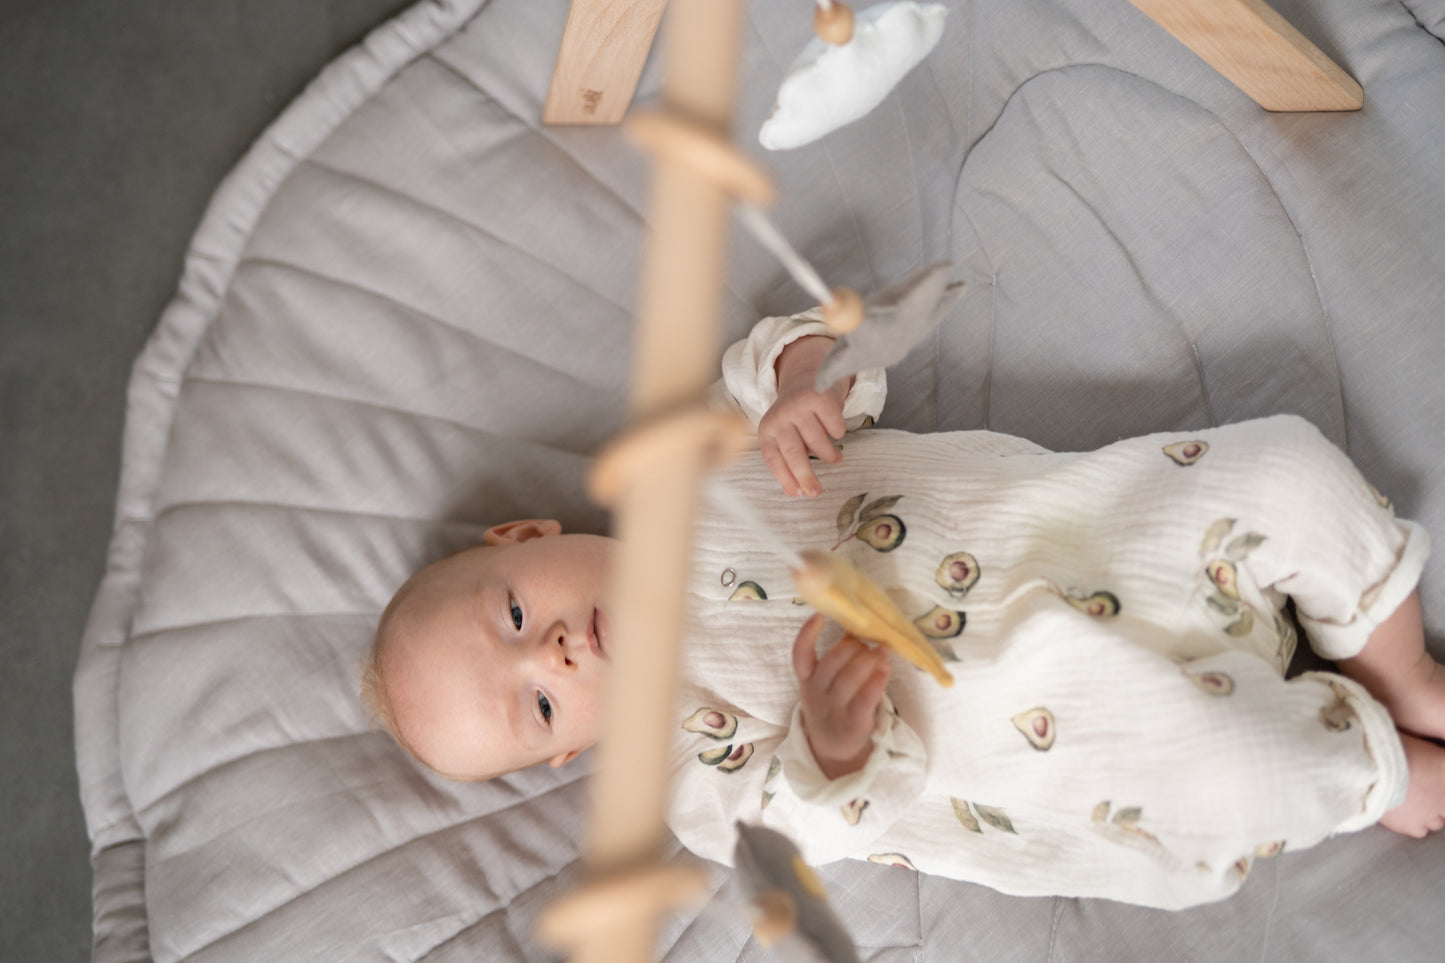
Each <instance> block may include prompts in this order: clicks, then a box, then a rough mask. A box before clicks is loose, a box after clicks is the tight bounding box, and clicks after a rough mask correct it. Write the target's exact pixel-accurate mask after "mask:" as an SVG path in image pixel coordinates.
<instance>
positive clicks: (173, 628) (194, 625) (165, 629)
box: [124, 608, 382, 645]
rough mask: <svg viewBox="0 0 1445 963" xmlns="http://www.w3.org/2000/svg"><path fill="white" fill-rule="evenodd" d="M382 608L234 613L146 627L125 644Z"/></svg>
mask: <svg viewBox="0 0 1445 963" xmlns="http://www.w3.org/2000/svg"><path fill="white" fill-rule="evenodd" d="M381 611H382V610H381V609H380V608H377V609H374V610H371V611H366V612H257V613H255V614H253V615H233V616H229V617H227V618H224V619H205V620H203V621H200V622H185V623H182V624H180V625H165V626H161V627H160V628H154V629H146V630H145V631H144V632H138V633H136V634H135V635H132V636H131V637H130V638H129V639H127V640H126V641H125V643H124V644H125V645H134V644H136V643H137V642H153V641H155V640H156V639H158V638H159V637H160V636H163V635H170V634H171V633H174V632H191V631H194V630H196V629H213V628H218V627H220V626H222V625H230V624H232V623H241V622H250V621H251V620H253V619H265V620H271V619H299V620H307V619H374V618H376V617H378V616H379V615H381Z"/></svg>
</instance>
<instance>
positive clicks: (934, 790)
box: [669, 315, 1428, 908]
mask: <svg viewBox="0 0 1445 963" xmlns="http://www.w3.org/2000/svg"><path fill="white" fill-rule="evenodd" d="M824 330H825V329H823V328H822V326H821V325H820V324H818V323H817V322H816V320H815V315H802V316H798V317H795V318H791V319H790V318H771V319H767V320H765V321H764V322H762V323H760V324H759V325H758V326H757V328H755V329H754V331H753V333H752V335H751V336H750V337H749V338H748V339H747V340H745V341H743V342H740V343H739V344H737V345H734V346H733V347H732V348H731V349H730V350H729V352H728V354H727V356H726V358H725V360H724V378H725V382H726V386H727V389H728V391H729V393H730V394H731V396H732V398H733V399H734V400H735V402H736V403H737V404H738V405H739V406H740V407H741V408H742V409H743V410H744V411H745V412H746V413H747V414H749V415H750V416H751V417H752V419H753V421H754V423H755V424H756V422H757V419H758V418H759V417H760V416H761V415H762V413H763V412H764V411H766V410H767V408H768V407H769V405H771V403H772V401H773V400H774V399H775V397H776V383H775V376H774V374H773V363H774V361H775V360H776V358H777V355H778V353H779V352H780V351H781V350H782V348H783V346H784V345H785V344H787V343H788V342H790V341H791V340H793V339H795V338H797V337H800V336H802V335H805V334H810V333H823V331H824ZM884 394H885V391H884V386H883V379H882V372H880V371H872V372H864V373H862V374H860V375H859V376H858V378H857V380H856V383H855V385H854V388H853V391H852V393H851V395H850V397H849V399H848V403H847V406H846V407H845V412H844V413H845V416H847V417H848V418H849V419H850V422H851V423H853V424H857V423H859V422H862V421H863V420H864V418H865V417H867V416H876V414H877V413H878V412H879V410H881V406H882V401H883V397H884ZM815 465H816V470H817V473H818V476H819V479H820V481H821V482H822V485H823V487H824V494H823V495H821V496H819V497H816V498H811V499H807V498H791V497H787V496H784V495H783V494H782V493H781V491H780V488H779V485H778V483H777V481H776V480H775V479H774V478H773V477H772V475H771V474H770V473H769V472H768V471H767V469H766V468H765V467H764V465H763V464H762V461H761V458H760V456H759V455H758V454H757V453H756V452H753V453H751V454H750V455H747V456H744V457H742V458H739V459H738V460H736V461H735V462H734V463H733V464H731V465H729V466H727V467H726V468H724V469H723V470H722V472H721V473H720V474H721V475H722V476H723V480H724V482H725V483H726V484H728V485H730V486H731V487H732V488H733V489H734V490H736V491H737V492H739V493H741V494H742V495H743V496H744V497H745V498H747V499H748V500H749V501H750V502H751V503H752V504H753V505H754V506H755V508H756V510H757V512H758V514H759V515H760V516H761V517H762V518H763V519H764V520H765V522H766V527H767V529H768V531H769V532H771V533H772V535H771V536H770V535H768V534H767V533H760V532H758V531H756V530H754V529H752V528H750V527H748V526H746V525H743V524H739V523H738V522H737V521H736V520H735V519H734V518H733V517H732V516H730V515H728V514H725V513H723V512H721V511H719V510H718V509H717V508H716V506H713V505H711V504H708V503H707V502H706V501H705V502H704V504H703V505H702V507H701V510H700V513H699V518H698V522H697V529H696V533H695V547H694V553H693V558H694V570H693V577H692V589H691V592H692V597H691V599H690V605H691V615H690V626H691V628H690V633H691V634H690V636H689V638H688V639H687V640H686V645H685V647H684V653H683V658H682V662H683V670H682V671H683V680H682V685H681V689H680V696H679V701H678V704H677V722H678V728H677V739H676V741H675V752H674V757H673V765H674V786H673V799H672V803H671V806H670V816H669V821H670V824H671V826H672V828H673V830H674V832H675V833H676V834H677V835H678V837H679V838H680V839H681V840H682V842H683V843H684V845H686V846H687V847H688V848H690V849H691V850H693V851H694V852H696V853H698V854H699V855H701V856H704V857H707V858H710V859H715V860H718V861H720V862H724V863H726V862H729V861H730V858H731V851H732V847H733V843H734V841H735V839H736V830H735V828H734V821H735V820H737V819H743V820H746V821H753V822H762V823H764V824H766V825H769V826H772V827H773V828H775V829H778V830H780V831H782V832H783V833H785V834H787V835H788V836H790V837H791V838H792V839H793V840H794V842H796V843H797V844H798V845H799V847H800V848H801V849H802V852H803V854H804V856H805V858H806V859H807V860H808V861H809V862H812V863H815V864H819V863H824V862H828V861H831V860H835V859H839V858H845V857H847V858H857V859H870V860H874V861H878V862H885V863H893V864H899V865H905V866H910V867H913V868H915V869H916V870H918V871H920V872H924V873H934V874H938V875H942V876H948V877H952V878H956V879H962V880H969V881H973V882H978V883H982V884H985V885H987V886H990V887H993V888H995V889H998V890H1000V891H1003V892H1005V893H1012V894H1018V895H1065V896H1092V897H1103V898H1109V899H1115V900H1121V901H1125V902H1130V903H1137V904H1142V905H1148V906H1157V907H1166V908H1178V907H1184V906H1190V905H1194V904H1198V903H1204V902H1209V901H1212V900H1217V899H1221V898H1224V897H1226V896H1228V895H1230V894H1231V893H1233V892H1234V891H1236V890H1237V889H1238V888H1239V886H1240V885H1241V884H1242V882H1243V880H1244V878H1245V877H1246V875H1247V874H1248V872H1249V869H1250V866H1251V865H1252V864H1253V861H1254V860H1255V859H1257V858H1261V857H1268V856H1272V855H1275V854H1277V853H1278V852H1280V851H1281V850H1283V849H1285V848H1289V849H1299V848H1303V847H1307V846H1310V845H1313V844H1315V843H1317V842H1319V841H1320V840H1322V839H1324V838H1325V837H1327V836H1330V835H1331V834H1334V833H1338V832H1348V831H1352V830H1357V829H1361V828H1363V827H1366V826H1369V825H1371V824H1373V823H1374V822H1376V821H1377V820H1378V819H1379V818H1380V816H1381V815H1383V814H1384V813H1385V812H1387V811H1388V810H1390V809H1391V808H1393V807H1395V806H1396V805H1398V804H1399V803H1400V802H1401V801H1402V800H1403V798H1404V792H1405V788H1406V785H1407V781H1408V773H1407V770H1406V765H1405V759H1404V754H1403V750H1402V749H1401V746H1400V742H1399V738H1398V736H1397V734H1396V731H1395V727H1394V724H1393V722H1392V721H1391V719H1390V716H1389V714H1388V713H1387V711H1386V710H1385V709H1384V707H1382V706H1381V705H1380V704H1379V703H1377V702H1376V701H1375V700H1374V699H1372V698H1371V697H1370V696H1369V694H1368V693H1367V692H1365V690H1364V689H1362V688H1361V687H1360V686H1358V685H1357V684H1355V683H1354V682H1352V681H1350V680H1348V679H1345V678H1343V677H1341V676H1337V675H1332V674H1325V673H1309V674H1306V675H1303V676H1301V677H1299V678H1296V679H1292V680H1288V681H1286V679H1285V678H1284V670H1285V667H1286V666H1287V665H1288V663H1289V660H1290V656H1291V654H1292V653H1293V651H1294V645H1295V633H1294V630H1293V627H1292V623H1291V620H1290V618H1289V616H1288V615H1287V614H1285V612H1284V606H1285V604H1286V602H1287V601H1288V600H1290V599H1292V600H1293V602H1294V605H1295V610H1296V614H1297V616H1298V620H1299V623H1300V624H1301V625H1302V626H1303V627H1304V628H1305V630H1306V633H1307V635H1308V637H1309V639H1310V642H1311V643H1312V645H1313V646H1314V647H1315V649H1316V650H1317V651H1319V652H1320V654H1321V655H1323V656H1325V657H1327V658H1333V659H1338V658H1342V657H1347V656H1350V655H1352V654H1354V653H1356V652H1358V651H1359V649H1360V648H1361V647H1362V646H1363V645H1364V643H1365V641H1366V639H1367V638H1368V636H1369V634H1370V632H1371V630H1372V629H1373V628H1374V627H1375V626H1376V625H1377V624H1379V622H1381V621H1383V620H1384V619H1385V618H1386V617H1388V616H1389V615H1390V614H1391V613H1392V612H1393V611H1394V609H1395V607H1396V606H1397V605H1399V603H1400V602H1401V601H1403V600H1404V599H1405V598H1406V597H1407V596H1408V595H1409V593H1410V592H1411V591H1412V590H1413V588H1414V587H1415V584H1416V582H1417V581H1418V578H1419V574H1420V571H1421V568H1422V566H1423V563H1424V559H1425V556H1426V554H1427V552H1428V538H1427V536H1426V533H1425V532H1424V530H1423V529H1421V528H1419V527H1418V526H1416V525H1414V524H1413V523H1411V522H1408V521H1404V520H1400V519H1397V518H1395V517H1394V514H1393V511H1392V510H1391V508H1390V506H1389V503H1388V502H1387V501H1386V500H1385V499H1384V497H1383V496H1381V495H1380V494H1379V493H1378V492H1377V491H1376V490H1375V489H1374V488H1373V487H1372V486H1370V485H1369V483H1368V482H1366V481H1365V480H1364V478H1362V477H1361V475H1360V474H1359V472H1358V471H1357V470H1356V469H1355V467H1354V466H1353V465H1352V464H1351V462H1350V461H1349V460H1348V459H1347V458H1346V457H1345V456H1344V454H1343V453H1342V452H1340V451H1339V450H1338V449H1337V448H1336V447H1334V446H1333V445H1332V444H1330V442H1329V441H1328V440H1326V439H1325V438H1324V437H1323V436H1322V435H1320V433H1319V432H1318V431H1317V430H1316V429H1315V428H1313V427H1312V426H1311V425H1309V424H1308V423H1307V422H1305V421H1303V420H1302V419H1299V418H1296V417H1291V416H1279V417H1273V418H1268V419H1264V420H1260V421H1253V422H1246V423H1242V424H1237V425H1231V426H1227V427H1222V428H1214V429H1208V430H1202V431H1193V432H1177V433H1170V434H1164V435H1153V436H1148V437H1143V438H1135V439H1130V440H1127V441H1122V442H1119V443H1117V444H1114V445H1110V446H1108V447H1106V448H1103V449H1100V450H1098V451H1094V452H1088V453H1053V452H1048V451H1045V450H1043V449H1041V448H1039V447H1038V446H1036V445H1034V444H1032V443H1030V442H1027V441H1024V440H1022V439H1019V438H1014V437H1010V436H1006V435H1000V434H997V433H993V432H987V431H970V432H951V433H940V434H931V435H913V434H908V433H904V432H898V431H891V430H876V429H874V430H862V431H857V432H854V433H851V434H850V435H848V436H847V438H846V439H845V441H844V444H843V459H842V461H841V462H839V463H837V464H834V465H830V464H825V463H822V462H816V463H815ZM770 537H776V538H777V539H779V540H781V541H783V542H784V543H786V544H788V545H790V546H792V547H794V548H816V549H822V550H829V551H834V552H838V553H839V554H841V555H843V556H844V557H846V558H847V560H848V561H850V562H851V563H852V564H854V565H855V566H857V567H858V568H859V569H861V570H862V571H863V572H865V573H866V574H867V575H869V576H870V577H871V578H872V579H873V580H874V581H875V582H877V583H878V584H879V585H881V586H882V587H884V588H885V590H886V591H888V593H889V594H890V596H892V598H893V599H894V601H896V602H897V603H898V604H899V606H900V608H901V609H902V610H903V611H904V612H905V614H907V615H908V616H909V617H910V618H914V619H915V624H917V625H918V626H919V627H920V629H921V630H922V631H923V632H924V634H925V635H926V636H928V637H930V639H931V641H932V642H933V643H934V644H935V645H936V646H937V648H938V650H939V652H940V653H941V654H942V655H943V657H944V659H945V661H946V664H947V666H948V668H949V670H950V671H951V672H952V674H953V676H954V679H955V682H954V684H953V686H952V687H949V688H944V687H942V686H940V685H939V684H938V683H937V682H936V681H934V679H933V678H932V677H931V676H929V675H927V674H926V673H924V672H922V671H919V670H916V669H914V668H912V667H911V666H908V665H907V664H905V663H903V662H902V661H901V660H899V659H897V658H895V659H894V662H893V674H892V678H891V679H890V682H889V686H888V692H887V697H886V698H885V699H884V704H883V706H882V707H881V708H880V710H879V713H878V718H877V724H876V727H875V730H874V734H873V751H872V753H871V755H870V757H869V759H868V762H867V764H866V765H865V766H864V767H863V769H861V770H860V771H858V772H856V773H853V774H851V775H848V776H845V777H842V778H840V779H837V780H833V781H829V780H828V779H826V778H825V777H824V776H823V774H822V773H821V771H820V770H819V768H818V766H817V764H816V762H815V761H814V759H813V757H812V754H811V752H810V750H809V748H808V744H807V738H806V735H805V733H804V731H803V728H802V725H801V722H800V719H799V712H798V685H797V681H796V679H795V677H794V675H793V670H792V659H791V651H792V645H793V640H794V639H795V637H796V635H797V632H798V630H799V628H800V627H801V625H802V623H803V622H804V621H805V620H806V619H807V618H808V616H809V615H810V614H811V611H812V610H811V609H809V608H808V607H807V606H805V605H802V604H800V603H799V602H798V601H797V600H795V598H794V596H795V594H796V590H795V588H794V586H793V583H792V578H791V575H790V573H789V569H788V566H787V563H786V562H785V561H783V560H782V558H780V557H779V555H778V554H777V553H776V551H775V550H774V549H773V548H772V547H771V546H770V545H769V544H768V541H769V538H770ZM838 635H839V631H838V630H837V629H836V628H835V627H832V626H830V627H829V629H828V630H825V633H824V636H823V639H822V641H821V642H820V649H826V648H827V646H828V645H830V644H832V643H833V642H835V641H836V639H837V638H838Z"/></svg>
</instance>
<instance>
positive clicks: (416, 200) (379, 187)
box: [297, 157, 631, 314]
mask: <svg viewBox="0 0 1445 963" xmlns="http://www.w3.org/2000/svg"><path fill="white" fill-rule="evenodd" d="M297 166H298V167H314V168H316V169H317V170H320V171H324V172H325V173H327V174H330V175H332V176H334V177H339V178H343V179H345V180H350V181H353V182H354V183H357V184H364V185H366V186H368V187H370V188H372V189H374V190H376V191H378V192H380V193H383V194H388V195H390V196H392V197H396V198H399V199H401V200H403V201H405V202H407V203H408V204H414V205H415V206H416V207H418V208H420V209H422V210H424V211H429V212H431V213H433V214H436V215H438V216H439V217H441V219H443V220H446V221H450V222H451V223H453V224H457V225H460V226H461V227H464V228H466V229H467V230H469V231H473V232H475V233H477V234H479V235H481V236H482V237H485V238H488V239H490V240H493V241H495V242H497V243H498V244H500V245H501V246H502V247H504V248H506V249H507V250H509V251H515V252H517V253H518V254H520V255H521V256H522V257H524V258H526V259H527V260H529V261H531V262H533V263H534V264H537V265H540V266H541V267H543V268H545V269H547V271H549V272H551V273H555V274H556V275H558V276H559V277H562V278H566V279H567V280H568V281H569V282H571V283H572V284H574V285H576V286H577V287H578V288H579V289H581V290H583V291H586V292H587V293H588V294H591V295H593V296H594V297H596V298H597V300H599V301H601V302H603V303H604V304H608V305H611V306H612V307H614V308H616V309H617V310H619V311H621V312H622V313H623V314H631V311H630V309H629V308H628V307H627V306H626V305H623V304H618V303H617V302H616V301H613V300H612V299H611V298H609V297H607V296H606V295H605V294H603V293H602V292H601V291H598V290H596V289H595V288H593V287H592V286H591V285H588V284H586V283H584V282H583V281H582V280H580V279H579V278H577V277H576V276H574V275H572V274H569V273H567V272H566V271H564V270H562V269H561V268H560V267H558V266H557V265H556V264H554V263H552V262H551V261H548V260H546V259H545V258H543V257H540V256H538V255H536V254H534V253H532V252H531V251H529V250H527V249H526V248H524V247H521V246H520V245H518V244H516V243H515V242H513V241H510V240H508V239H507V238H505V237H503V236H501V235H500V234H497V233H495V232H493V231H490V230H488V229H487V228H485V227H483V226H482V225H480V224H477V223H476V222H475V221H469V220H467V219H466V218H464V217H458V216H457V215H456V214H454V213H452V212H451V211H448V210H447V209H445V208H443V207H438V206H437V205H436V204H433V203H432V202H430V201H426V200H423V199H421V198H420V197H417V196H416V195H414V194H408V193H406V192H405V191H402V190H399V189H398V188H396V187H393V186H392V185H390V184H384V183H382V182H381V181H379V180H376V179H374V178H371V177H367V176H366V175H364V174H357V173H355V172H353V171H348V170H343V169H342V168H340V167H332V166H330V165H328V164H324V163H322V162H321V161H318V160H316V159H315V158H314V157H307V158H303V159H302V160H301V161H300V162H299V163H298V164H297Z"/></svg>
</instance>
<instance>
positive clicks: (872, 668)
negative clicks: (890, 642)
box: [828, 648, 888, 709]
mask: <svg viewBox="0 0 1445 963" xmlns="http://www.w3.org/2000/svg"><path fill="white" fill-rule="evenodd" d="M887 668H888V650H887V649H881V648H880V649H873V650H869V649H864V650H862V651H860V652H859V653H858V654H857V655H855V656H853V658H851V659H849V660H848V662H847V664H845V665H844V666H843V668H842V669H840V670H839V672H838V674H837V675H836V676H834V677H833V683H832V685H830V686H829V687H828V698H829V699H831V700H832V701H833V702H834V703H835V704H836V705H837V706H839V707H840V708H843V707H848V708H850V709H851V707H852V706H853V704H854V702H856V701H857V700H858V699H859V697H860V696H861V695H862V694H863V692H864V690H865V689H867V688H868V686H869V685H870V684H871V683H872V682H873V681H874V680H875V677H876V675H877V673H878V672H879V671H880V670H881V671H883V672H885V673H886V672H887ZM885 679H886V676H885ZM880 691H881V690H880Z"/></svg>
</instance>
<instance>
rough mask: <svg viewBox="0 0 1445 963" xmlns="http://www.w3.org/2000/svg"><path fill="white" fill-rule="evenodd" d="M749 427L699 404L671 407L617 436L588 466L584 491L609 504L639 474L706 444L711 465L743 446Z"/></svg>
mask: <svg viewBox="0 0 1445 963" xmlns="http://www.w3.org/2000/svg"><path fill="white" fill-rule="evenodd" d="M752 438H753V436H752V428H751V427H750V426H749V424H748V421H747V419H746V418H744V417H743V416H742V415H741V414H737V413H735V412H725V411H712V410H710V409H707V408H703V407H697V408H690V409H686V410H683V411H679V412H675V413H672V414H669V415H666V416H664V417H662V418H659V419H657V420H655V421H652V422H649V423H647V424H645V425H642V426H641V427H639V428H633V429H631V430H629V431H627V432H626V433H624V434H623V435H621V436H619V437H618V438H615V439H614V440H613V441H612V442H611V443H610V444H609V445H608V446H607V447H606V448H604V449H603V450H602V453H601V454H600V455H598V456H597V463H596V464H595V465H593V466H592V473H591V474H590V475H589V476H588V479H587V493H588V494H589V495H590V496H591V497H592V500H593V501H595V502H597V504H599V505H612V504H613V503H615V502H616V501H617V499H618V498H620V497H621V495H622V493H623V492H624V491H626V490H627V489H628V488H629V487H630V486H631V483H632V479H634V478H636V477H637V476H638V475H640V474H643V473H647V472H653V471H657V470H659V469H660V468H661V467H662V466H665V465H666V464H667V463H668V461H669V460H670V459H674V458H677V457H678V456H679V454H680V453H681V452H683V451H685V450H687V449H693V448H698V447H701V448H705V449H706V450H707V453H708V457H709V459H710V461H711V462H712V463H713V464H719V463H721V462H722V461H724V460H725V459H727V458H730V457H732V456H733V455H735V454H737V453H739V452H742V451H746V450H747V449H748V448H749V447H750V446H751V445H752V443H753V441H752Z"/></svg>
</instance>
